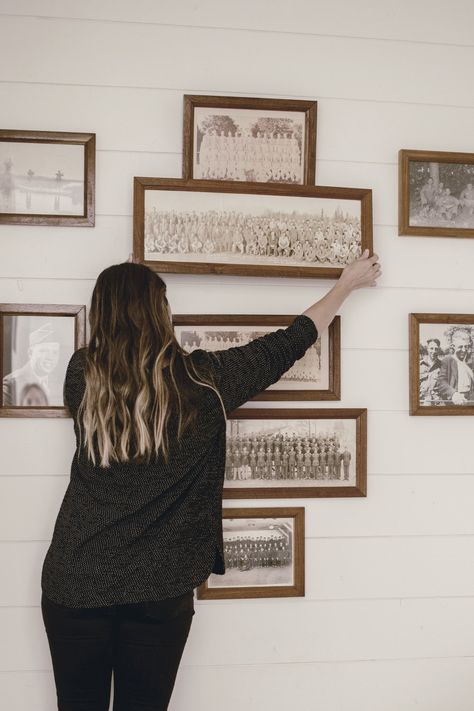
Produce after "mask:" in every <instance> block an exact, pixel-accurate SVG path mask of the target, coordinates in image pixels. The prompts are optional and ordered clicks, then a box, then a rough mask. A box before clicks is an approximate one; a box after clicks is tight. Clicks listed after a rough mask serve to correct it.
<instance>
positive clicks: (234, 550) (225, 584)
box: [196, 507, 305, 600]
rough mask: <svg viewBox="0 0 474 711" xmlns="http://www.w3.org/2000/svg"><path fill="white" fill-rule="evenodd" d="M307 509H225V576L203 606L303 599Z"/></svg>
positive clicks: (214, 582)
mask: <svg viewBox="0 0 474 711" xmlns="http://www.w3.org/2000/svg"><path fill="white" fill-rule="evenodd" d="M304 515H305V510H304V507H277V508H224V509H223V511H222V527H223V538H224V559H225V564H226V572H225V573H224V575H216V574H214V573H212V574H211V575H210V576H209V578H208V579H207V580H206V581H205V582H204V583H203V584H202V585H200V586H199V587H198V588H197V592H196V595H197V599H198V600H236V599H245V598H272V597H304V594H305V537H304V530H305V529H304V526H305V519H304Z"/></svg>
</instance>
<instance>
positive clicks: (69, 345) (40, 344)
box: [0, 304, 86, 417]
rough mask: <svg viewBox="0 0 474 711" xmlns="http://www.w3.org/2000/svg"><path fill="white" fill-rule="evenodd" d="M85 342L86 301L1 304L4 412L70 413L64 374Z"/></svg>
mask: <svg viewBox="0 0 474 711" xmlns="http://www.w3.org/2000/svg"><path fill="white" fill-rule="evenodd" d="M85 345H86V307H85V306H82V305H80V306H79V305H70V304H67V305H65V304H61V305H60V304H0V373H1V377H2V389H1V391H0V417H70V414H69V411H68V408H67V407H66V406H65V405H64V401H63V384H64V377H65V374H66V368H67V364H68V362H69V359H70V357H71V355H72V353H73V352H74V351H76V350H78V349H79V348H83V347H84V346H85Z"/></svg>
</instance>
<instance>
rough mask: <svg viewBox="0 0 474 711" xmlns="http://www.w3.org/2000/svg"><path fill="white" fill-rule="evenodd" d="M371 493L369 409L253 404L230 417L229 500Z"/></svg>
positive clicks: (227, 481)
mask: <svg viewBox="0 0 474 711" xmlns="http://www.w3.org/2000/svg"><path fill="white" fill-rule="evenodd" d="M366 492H367V410H362V409H321V410H319V409H310V408H304V409H299V408H298V409H278V410H277V409H269V408H266V409H265V408H261V409H256V408H255V409H254V408H248V407H247V408H239V409H238V410H235V412H233V413H231V414H230V415H229V417H228V420H227V442H226V468H225V479H224V498H225V499H254V498H278V499H287V498H311V497H330V496H335V497H336V496H337V497H342V496H366Z"/></svg>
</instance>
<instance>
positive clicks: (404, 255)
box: [0, 0, 474, 711]
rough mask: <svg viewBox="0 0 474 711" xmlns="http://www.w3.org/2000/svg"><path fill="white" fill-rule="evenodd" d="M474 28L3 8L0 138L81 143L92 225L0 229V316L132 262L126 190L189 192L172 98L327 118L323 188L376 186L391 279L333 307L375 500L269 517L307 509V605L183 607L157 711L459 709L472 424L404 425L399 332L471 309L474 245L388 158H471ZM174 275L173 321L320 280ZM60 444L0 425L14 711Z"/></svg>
mask: <svg viewBox="0 0 474 711" xmlns="http://www.w3.org/2000/svg"><path fill="white" fill-rule="evenodd" d="M473 26H474V9H473V4H472V2H471V0H453V1H452V2H450V3H442V4H441V3H434V2H433V0H412V1H411V2H409V0H400V1H399V2H393V0H392V1H391V2H388V0H379V1H378V2H375V1H374V0H359V2H357V3H353V2H350V0H332V2H331V3H326V2H322V1H321V0H312V1H310V0H293V1H292V2H291V3H289V2H287V0H273V1H271V0H261V1H260V2H255V0H252V1H251V0H240V2H238V3H237V2H236V3H225V2H222V1H218V0H201V1H200V2H199V3H198V2H192V1H191V0H182V1H180V2H176V3H173V2H170V1H169V0H168V1H166V2H165V1H160V2H156V1H154V0H134V1H132V0H82V2H81V3H78V2H77V1H76V2H71V0H61V2H59V0H36V1H35V0H0V115H1V121H0V124H1V126H2V127H4V128H24V129H36V130H39V129H43V130H72V131H94V132H96V134H97V213H98V214H97V222H96V227H95V228H94V229H86V228H70V229H67V228H50V227H21V226H2V227H1V228H0V301H2V302H16V301H18V302H37V303H41V302H48V303H86V304H88V301H89V298H90V294H91V290H92V286H93V284H94V280H95V278H96V276H97V274H98V272H99V271H100V270H101V269H102V268H104V267H105V266H107V265H108V264H110V263H112V262H118V261H121V260H124V259H126V258H127V256H128V254H129V252H130V251H131V240H132V178H133V176H134V175H149V176H170V177H177V176H179V175H180V168H181V148H182V145H181V131H182V95H183V93H216V94H219V93H224V94H236V95H239V94H249V95H256V96H276V97H294V98H316V99H318V101H319V107H318V146H317V150H318V156H317V157H318V161H317V182H318V183H319V184H325V185H341V186H355V187H371V188H373V189H374V222H375V249H376V251H377V252H378V253H379V255H380V256H381V260H382V262H383V266H384V275H383V278H382V280H381V283H380V286H379V287H378V288H377V289H376V290H367V291H365V292H358V293H357V294H355V295H354V296H353V297H352V298H351V300H350V302H348V303H347V304H346V305H345V306H344V307H343V309H342V312H341V313H342V344H343V355H342V377H343V381H342V393H343V399H342V402H341V403H333V404H332V406H334V407H339V406H359V407H364V406H365V407H368V408H369V452H368V466H369V477H368V497H367V499H332V500H331V499H328V500H321V501H318V500H291V501H281V502H279V501H277V502H273V503H275V504H281V505H284V504H290V505H293V504H294V505H303V506H306V529H307V543H306V546H307V547H306V553H307V571H306V574H307V594H306V597H305V598H303V599H293V600H292V599H287V600H285V599H282V600H268V601H261V600H246V601H216V602H211V601H202V602H197V603H196V607H197V614H196V616H195V618H194V624H193V628H192V630H191V635H190V640H189V644H188V647H187V648H186V650H185V654H184V658H183V664H182V667H181V669H180V672H179V676H178V680H177V684H176V689H175V693H174V697H173V701H172V703H171V709H172V711H191V710H192V711H220V709H221V708H223V706H225V708H226V709H227V711H242V709H245V710H246V711H257V710H258V711H261V709H272V711H287V709H288V708H297V709H299V710H300V711H401V710H402V709H403V711H415V710H416V711H446V710H447V709H453V711H472V698H473V694H474V681H473V680H474V674H473V671H474V567H473V564H474V516H473V515H472V501H473V497H474V468H473V460H472V454H471V452H472V450H471V447H470V445H471V443H472V419H471V418H462V417H461V418H410V417H409V416H408V313H409V312H410V311H441V312H443V311H446V312H449V311H451V312H472V311H473V309H474V286H473V275H474V270H473V265H474V242H473V241H472V240H455V239H428V238H401V237H398V236H397V227H396V223H397V152H398V149H399V148H419V149H433V150H452V151H474V133H473V130H472V129H473V125H474V79H473V76H472V66H473V62H474V47H473V45H474V40H473V34H472V27H473ZM165 278H166V281H167V283H168V285H169V295H170V303H171V306H172V309H173V311H175V312H176V313H179V312H189V310H190V304H191V303H192V305H193V308H192V310H193V311H196V312H213V311H214V312H215V311H216V304H218V305H219V311H221V312H229V313H232V312H236V311H239V312H244V311H245V312H248V313H254V312H255V311H258V312H261V313H272V312H273V313H285V312H286V313H297V312H299V311H301V310H304V308H306V307H307V306H308V305H309V304H310V303H311V302H312V301H314V300H315V299H317V298H318V297H320V296H322V295H323V294H324V293H325V291H326V290H327V288H328V287H329V285H330V283H329V282H326V283H325V282H321V281H314V282H311V281H309V280H292V279H281V280H277V279H252V278H241V279H239V278H236V277H227V278H224V277H211V276H201V277H199V276H186V275H179V276H178V275H167V276H166V277H165ZM216 295H218V301H217V299H216ZM274 405H276V406H278V405H277V403H275V404H274ZM72 447H73V437H72V427H71V423H70V421H67V420H66V421H61V420H57V421H54V420H24V421H21V420H13V419H12V420H3V421H1V422H0V501H1V507H2V508H1V515H0V569H1V570H2V573H3V580H2V585H1V586H0V629H1V630H2V634H1V636H0V685H1V688H0V694H1V696H2V699H3V704H2V708H3V707H4V708H5V709H7V708H8V710H9V711H30V710H33V709H34V711H51V710H52V709H54V708H55V707H56V706H55V690H54V683H53V677H52V670H51V663H50V657H49V650H48V646H47V640H46V636H45V633H44V628H43V623H42V618H41V611H40V608H39V598H40V586H39V583H40V569H41V564H42V561H43V558H44V554H45V552H46V550H47V547H48V545H49V541H50V539H51V535H52V530H53V525H54V521H55V518H56V514H57V511H58V508H59V505H60V503H61V500H62V497H63V495H64V492H65V489H66V486H67V482H68V475H69V467H70V459H71V454H72ZM240 503H242V502H227V505H232V504H237V505H239V504H240ZM245 503H246V504H247V502H245ZM260 503H261V502H259V501H255V502H249V504H250V505H254V504H256V505H260ZM269 503H270V504H272V502H269Z"/></svg>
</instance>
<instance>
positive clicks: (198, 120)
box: [183, 95, 317, 185]
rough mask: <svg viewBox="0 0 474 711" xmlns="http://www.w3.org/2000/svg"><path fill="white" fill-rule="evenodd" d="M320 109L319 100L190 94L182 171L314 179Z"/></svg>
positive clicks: (252, 178)
mask: <svg viewBox="0 0 474 711" xmlns="http://www.w3.org/2000/svg"><path fill="white" fill-rule="evenodd" d="M316 111H317V102H308V101H294V100H290V101H286V100H284V99H283V100H282V99H278V100H275V99H251V98H243V97H226V96H224V97H216V96H213V97H212V96H211V97H209V96H201V97H199V96H187V95H186V96H185V97H184V141H185V151H184V170H183V175H184V177H188V178H196V179H200V180H226V181H245V182H257V183H286V184H293V185H303V184H305V183H306V184H314V169H315V165H314V162H315V150H316ZM186 144H188V145H186ZM189 160H190V161H191V164H190V165H189V166H188V165H187V162H188V161H189Z"/></svg>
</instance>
